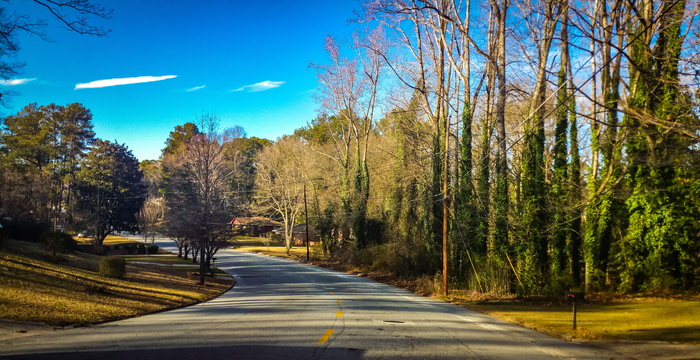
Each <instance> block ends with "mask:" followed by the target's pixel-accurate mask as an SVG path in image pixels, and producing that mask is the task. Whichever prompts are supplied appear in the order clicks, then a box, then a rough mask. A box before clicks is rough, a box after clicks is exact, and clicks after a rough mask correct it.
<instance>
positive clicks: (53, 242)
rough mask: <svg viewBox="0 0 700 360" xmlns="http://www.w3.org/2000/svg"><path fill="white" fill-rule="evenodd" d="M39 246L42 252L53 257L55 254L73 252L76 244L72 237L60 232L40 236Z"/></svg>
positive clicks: (50, 232)
mask: <svg viewBox="0 0 700 360" xmlns="http://www.w3.org/2000/svg"><path fill="white" fill-rule="evenodd" d="M41 245H42V247H43V248H44V250H46V251H48V252H51V254H52V255H53V256H56V254H57V253H67V252H71V251H74V250H75V249H76V247H77V246H78V243H77V242H76V241H75V239H73V237H72V236H70V235H68V234H66V233H64V232H61V231H48V232H45V233H43V234H41Z"/></svg>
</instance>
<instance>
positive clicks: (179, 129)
mask: <svg viewBox="0 0 700 360" xmlns="http://www.w3.org/2000/svg"><path fill="white" fill-rule="evenodd" d="M197 134H200V131H199V128H198V127H197V125H195V124H194V123H192V122H188V123H185V124H184V125H178V126H176V127H175V129H174V130H173V131H171V132H170V136H169V137H168V139H167V140H165V148H164V149H163V155H164V156H165V155H174V154H177V153H178V152H179V151H181V150H182V149H183V147H184V146H185V144H187V142H188V141H190V139H192V138H193V137H194V136H195V135H197Z"/></svg>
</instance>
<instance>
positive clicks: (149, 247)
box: [146, 244, 158, 254]
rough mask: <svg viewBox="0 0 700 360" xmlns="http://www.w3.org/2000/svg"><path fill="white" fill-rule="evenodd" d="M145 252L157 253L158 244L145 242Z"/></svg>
mask: <svg viewBox="0 0 700 360" xmlns="http://www.w3.org/2000/svg"><path fill="white" fill-rule="evenodd" d="M146 253H148V254H157V253H158V245H154V244H147V245H146Z"/></svg>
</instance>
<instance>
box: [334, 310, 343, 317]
mask: <svg viewBox="0 0 700 360" xmlns="http://www.w3.org/2000/svg"><path fill="white" fill-rule="evenodd" d="M335 317H343V311H342V310H341V311H338V312H337V313H335Z"/></svg>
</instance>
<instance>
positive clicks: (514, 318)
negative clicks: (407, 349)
mask: <svg viewBox="0 0 700 360" xmlns="http://www.w3.org/2000/svg"><path fill="white" fill-rule="evenodd" d="M457 303H460V305H465V306H467V307H469V308H472V309H474V310H477V311H480V312H483V313H486V314H488V315H492V316H495V317H498V318H501V319H504V320H508V321H511V322H514V323H517V324H520V325H523V326H526V327H529V328H532V329H535V330H538V331H541V332H544V333H548V334H551V335H555V336H559V337H563V338H582V339H605V340H637V341H652V340H656V341H672V342H690V343H700V301H680V300H673V299H658V298H628V299H624V298H622V299H618V300H616V301H614V302H612V303H596V302H585V303H583V304H579V306H578V308H577V317H576V319H577V321H576V322H577V329H576V330H573V329H572V319H573V315H572V306H571V305H570V304H567V303H565V302H562V303H549V304H548V303H536V302H526V301H493V302H489V301H480V302H464V301H461V302H460V301H457Z"/></svg>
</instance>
